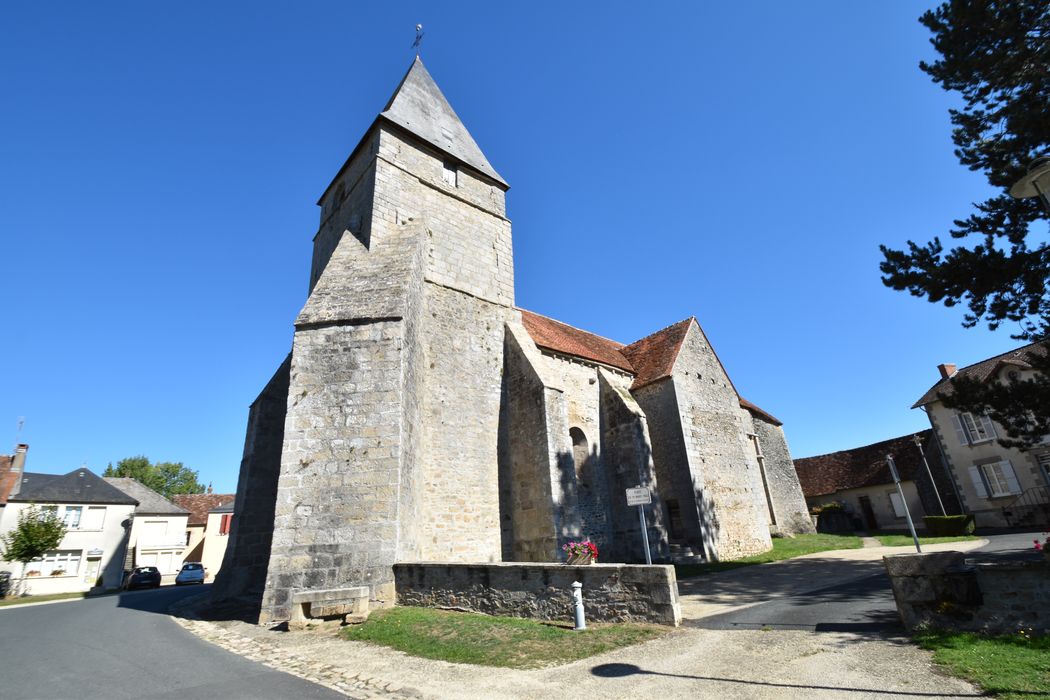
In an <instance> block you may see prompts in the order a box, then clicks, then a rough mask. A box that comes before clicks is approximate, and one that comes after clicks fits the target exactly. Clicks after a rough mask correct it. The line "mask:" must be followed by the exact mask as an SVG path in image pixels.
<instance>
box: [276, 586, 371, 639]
mask: <svg viewBox="0 0 1050 700" xmlns="http://www.w3.org/2000/svg"><path fill="white" fill-rule="evenodd" d="M368 598H369V588H368V586H348V587H346V588H325V589H321V590H302V591H292V616H291V619H290V620H288V628H289V629H303V628H304V627H306V625H307V624H308V623H309V621H310V620H311V619H317V618H321V617H331V616H334V615H353V616H362V617H363V616H367V615H368Z"/></svg>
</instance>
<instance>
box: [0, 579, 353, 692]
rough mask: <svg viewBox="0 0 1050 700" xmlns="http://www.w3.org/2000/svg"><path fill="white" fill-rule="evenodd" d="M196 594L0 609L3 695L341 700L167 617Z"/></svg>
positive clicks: (170, 592) (144, 594) (164, 592)
mask: <svg viewBox="0 0 1050 700" xmlns="http://www.w3.org/2000/svg"><path fill="white" fill-rule="evenodd" d="M200 592H201V588H200V587H196V588H193V589H188V588H170V587H168V588H161V589H158V590H149V591H136V592H133V593H123V594H120V595H113V596H104V597H99V598H88V599H85V600H76V601H70V602H61V603H51V604H41V605H32V606H27V607H21V606H16V607H3V608H0V659H2V660H3V661H2V665H0V669H2V670H0V697H3V698H5V700H15V699H18V700H21V699H33V700H35V699H36V698H47V699H48V700H55V699H56V698H58V699H63V698H76V699H77V700H81V699H83V700H87V699H91V698H108V699H123V698H128V699H129V700H130V699H132V698H133V699H134V700H143V698H172V699H175V698H177V699H179V700H190V699H197V698H199V699H200V700H216V698H245V697H255V698H341V697H344V696H343V695H342V694H340V693H336V692H334V691H332V690H329V689H327V688H322V687H321V686H319V685H315V684H313V683H309V682H306V681H304V680H302V679H300V678H296V677H294V676H291V675H288V674H286V673H282V672H279V671H276V670H273V669H271V668H267V667H266V666H263V665H261V664H258V663H253V662H251V661H248V660H246V659H243V658H241V657H240V656H239V655H237V654H232V653H230V652H227V651H223V650H222V649H217V648H216V647H215V646H213V645H211V644H208V643H206V642H204V641H202V640H201V639H199V638H198V637H196V636H194V635H192V634H189V633H188V632H187V631H186V630H184V629H183V628H182V627H180V626H179V625H178V624H176V623H175V621H173V620H172V618H171V617H169V616H168V615H167V614H166V612H167V609H168V608H169V607H170V606H171V604H172V603H174V602H176V601H177V600H179V599H180V598H183V597H186V596H187V595H193V594H197V593H200Z"/></svg>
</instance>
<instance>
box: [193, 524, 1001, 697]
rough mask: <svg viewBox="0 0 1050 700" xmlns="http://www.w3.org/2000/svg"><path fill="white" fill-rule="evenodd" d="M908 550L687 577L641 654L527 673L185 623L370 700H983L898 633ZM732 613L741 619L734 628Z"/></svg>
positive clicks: (324, 635) (322, 638) (326, 634)
mask: <svg viewBox="0 0 1050 700" xmlns="http://www.w3.org/2000/svg"><path fill="white" fill-rule="evenodd" d="M982 544H983V543H982V542H980V541H976V542H968V543H956V544H953V545H941V546H938V547H930V548H927V549H928V550H929V551H934V550H936V549H965V548H974V547H978V546H981V545H982ZM908 551H909V549H908V548H899V547H898V548H884V547H871V548H865V549H862V550H843V551H839V552H822V553H819V554H813V555H808V556H806V557H800V558H798V559H793V560H788V561H784V562H778V563H775V564H766V565H762V566H753V567H747V568H741V569H734V570H731V571H725V572H721V573H718V574H713V575H709V576H704V577H702V578H697V579H689V580H684V581H681V582H680V589H681V594H682V595H681V598H682V609H683V613H684V614H685V618H686V623H685V625H683V627H682V628H680V629H678V630H675V631H674V632H672V633H670V634H668V635H665V636H664V637H662V638H660V639H657V640H653V641H651V642H648V643H645V644H641V645H638V646H634V647H628V648H625V649H619V650H616V651H613V652H610V653H606V654H602V655H600V656H596V657H591V658H589V659H584V660H582V661H577V662H575V663H571V664H567V665H564V666H558V667H555V668H548V669H538V670H530V671H516V670H510V669H491V668H483V667H477V666H468V665H460V664H450V663H446V662H441V661H431V660H427V659H420V658H415V657H411V656H408V655H406V654H402V653H400V652H396V651H392V650H388V649H383V648H377V647H374V646H370V645H367V644H363V643H357V642H346V641H342V640H339V639H337V638H336V637H335V633H334V631H332V630H317V631H311V632H271V631H268V630H266V629H263V628H259V627H256V626H253V625H247V624H245V623H241V622H225V623H211V622H201V621H184V622H183V624H185V625H187V626H189V627H191V628H193V629H194V631H195V632H196V633H198V634H200V635H202V636H204V637H205V638H207V639H210V640H212V641H214V642H215V643H217V644H219V645H222V646H224V647H226V648H237V647H238V645H239V647H240V649H242V650H246V651H245V653H247V654H248V655H249V656H250V657H251V658H269V659H271V660H272V661H273V663H275V664H276V665H277V667H278V668H284V669H287V670H290V672H293V673H301V674H303V675H304V676H305V677H307V678H310V677H312V676H311V674H312V673H313V671H311V664H314V665H316V666H319V667H321V668H323V669H325V673H328V674H329V678H332V677H340V676H342V677H343V678H344V682H351V681H353V680H354V679H357V680H359V681H360V680H365V681H367V683H368V686H367V687H368V688H369V689H371V690H372V692H374V694H375V695H376V696H380V695H382V694H384V693H385V692H387V690H384V689H390V692H396V693H397V694H399V695H407V696H416V697H422V698H470V699H471V700H482V699H484V698H550V699H552V700H563V699H564V698H565V697H567V696H569V697H608V698H641V697H653V698H661V699H664V698H697V697H712V698H771V699H772V698H776V699H780V698H799V699H801V698H807V699H809V698H850V699H854V698H857V699H860V698H888V697H901V698H960V697H981V695H982V694H981V693H980V692H979V691H978V690H977V689H976V688H974V687H973V686H972V685H970V684H969V683H966V682H964V681H961V680H958V679H955V678H950V677H947V676H944V675H942V674H941V673H939V672H938V671H937V670H935V669H934V668H933V666H932V665H931V663H930V658H929V654H927V653H926V652H923V651H921V650H920V649H918V648H917V647H915V646H914V645H912V644H911V643H910V641H909V640H908V638H907V637H905V636H903V635H902V634H901V633H900V630H899V628H897V627H896V624H895V614H893V615H892V616H891V615H890V613H891V611H892V608H891V607H888V606H892V596H890V597H887V596H888V591H887V590H886V588H885V587H883V586H882V585H881V584H880V583H879V576H880V572H881V571H882V556H883V555H885V554H899V553H904V552H908ZM882 576H884V574H882ZM887 601H889V602H888V603H887ZM732 615H739V616H741V617H739V618H738V619H736V620H733V619H731V617H730V616H732ZM748 616H751V619H750V620H749V619H748ZM814 620H820V622H814ZM829 620H830V621H831V622H828V621H829Z"/></svg>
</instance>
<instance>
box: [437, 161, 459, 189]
mask: <svg viewBox="0 0 1050 700" xmlns="http://www.w3.org/2000/svg"><path fill="white" fill-rule="evenodd" d="M441 179H442V180H443V181H444V182H445V184H446V185H448V186H449V187H459V169H458V168H456V164H455V163H449V162H448V161H445V162H444V163H442V164H441Z"/></svg>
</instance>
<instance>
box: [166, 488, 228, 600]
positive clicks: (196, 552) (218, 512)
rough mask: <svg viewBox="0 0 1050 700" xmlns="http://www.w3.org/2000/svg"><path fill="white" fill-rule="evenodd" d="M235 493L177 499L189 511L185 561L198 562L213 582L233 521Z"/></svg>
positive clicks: (179, 497)
mask: <svg viewBox="0 0 1050 700" xmlns="http://www.w3.org/2000/svg"><path fill="white" fill-rule="evenodd" d="M235 499H236V494H232V493H193V494H184V495H180V496H175V497H174V501H175V503H176V504H178V505H179V506H181V507H182V508H185V509H186V510H188V511H189V513H190V515H189V521H188V522H187V526H186V554H185V556H184V560H185V561H199V562H201V563H202V564H203V565H204V568H205V570H206V572H207V579H206V580H208V581H211V580H213V579H214V578H215V574H217V573H218V572H219V569H220V568H221V567H222V558H223V556H225V554H226V544H227V543H228V542H229V539H230V538H229V534H230V526H231V524H232V522H233V503H234V500H235Z"/></svg>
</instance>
